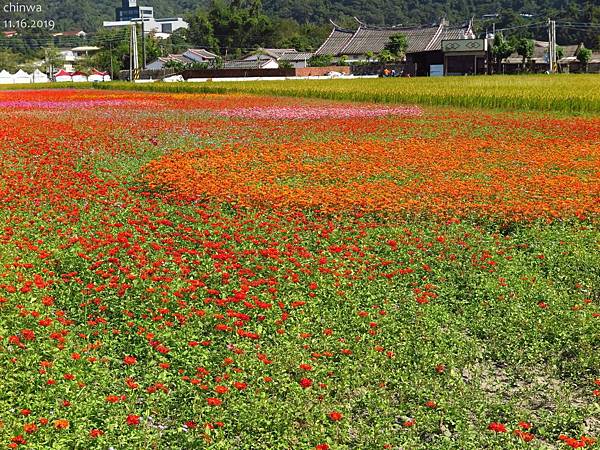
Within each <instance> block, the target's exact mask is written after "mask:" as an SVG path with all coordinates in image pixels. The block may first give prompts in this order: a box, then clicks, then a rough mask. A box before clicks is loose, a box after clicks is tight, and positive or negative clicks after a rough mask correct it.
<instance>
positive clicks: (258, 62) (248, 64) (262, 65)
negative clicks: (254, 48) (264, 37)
mask: <svg viewBox="0 0 600 450" xmlns="http://www.w3.org/2000/svg"><path fill="white" fill-rule="evenodd" d="M278 68H279V63H278V62H277V61H275V60H274V59H272V58H261V59H255V60H250V61H246V60H244V59H237V60H232V61H224V62H223V69H278Z"/></svg>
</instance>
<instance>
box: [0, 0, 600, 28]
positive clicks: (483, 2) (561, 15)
mask: <svg viewBox="0 0 600 450" xmlns="http://www.w3.org/2000/svg"><path fill="white" fill-rule="evenodd" d="M211 1H212V0H141V1H140V2H139V3H140V4H141V5H145V6H153V7H154V8H155V13H156V16H157V17H169V16H174V15H177V16H182V15H185V14H187V13H190V12H192V11H194V10H196V9H198V8H206V7H207V6H208V5H209V4H210V3H211ZM223 1H224V0H223ZM234 1H237V2H238V3H245V1H244V0H234ZM13 3H16V2H13ZM23 3H26V1H25V0H24V1H23ZM38 3H39V4H41V5H43V7H44V9H45V12H44V15H45V16H46V17H47V18H51V19H55V20H56V21H57V23H58V26H59V28H61V29H70V28H83V29H85V30H86V31H89V30H95V29H96V28H97V27H99V26H100V25H101V24H102V21H103V20H111V19H113V18H114V14H115V8H116V7H117V6H119V5H120V3H121V2H120V0H37V1H36V4H38ZM262 3H263V6H264V9H265V11H266V12H267V13H268V14H269V15H272V16H276V17H281V18H292V19H294V20H296V21H298V22H299V23H301V24H302V23H325V22H327V21H328V20H329V19H332V20H334V21H337V22H341V23H345V22H348V19H351V18H352V17H353V16H356V17H358V18H360V19H361V20H363V21H365V22H367V23H370V24H378V25H379V24H386V25H392V24H393V25H395V24H404V25H416V24H426V23H430V22H435V21H437V20H438V19H439V18H440V17H446V18H448V19H449V20H450V21H451V22H462V21H464V20H466V19H468V18H470V17H475V18H481V17H482V16H483V15H484V14H495V13H498V14H501V17H499V18H498V19H496V21H497V22H498V23H499V26H507V25H519V24H521V25H522V24H526V23H527V21H532V20H533V21H536V22H537V21H539V20H544V19H546V18H547V17H549V16H550V17H552V18H554V19H558V20H560V19H565V20H571V21H573V22H585V23H590V22H594V23H600V4H599V3H598V2H597V1H596V0H585V1H583V0H580V1H570V2H567V1H564V0H263V1H262ZM0 14H2V13H1V12H0ZM519 14H527V15H532V16H533V17H527V18H523V17H521V16H519ZM597 33H598V32H597Z"/></svg>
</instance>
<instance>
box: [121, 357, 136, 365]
mask: <svg viewBox="0 0 600 450" xmlns="http://www.w3.org/2000/svg"><path fill="white" fill-rule="evenodd" d="M123 362H124V363H125V364H127V365H128V366H132V365H134V364H135V363H136V362H137V359H136V358H135V356H126V357H125V358H123Z"/></svg>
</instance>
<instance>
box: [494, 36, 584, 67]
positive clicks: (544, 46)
mask: <svg viewBox="0 0 600 450" xmlns="http://www.w3.org/2000/svg"><path fill="white" fill-rule="evenodd" d="M548 45H549V44H548V42H547V41H533V56H532V58H531V60H532V61H533V62H534V63H538V64H542V63H545V62H546V63H547V62H548V61H547V59H546V53H547V51H548ZM558 47H561V48H562V49H563V52H564V56H563V57H562V58H561V60H560V61H563V62H567V61H569V60H571V61H575V60H576V59H577V51H578V50H579V45H559V46H558ZM504 62H506V63H509V64H521V63H522V62H523V57H522V56H521V55H519V54H518V53H517V52H514V53H513V54H512V55H510V56H509V57H508V58H506V59H505V60H504Z"/></svg>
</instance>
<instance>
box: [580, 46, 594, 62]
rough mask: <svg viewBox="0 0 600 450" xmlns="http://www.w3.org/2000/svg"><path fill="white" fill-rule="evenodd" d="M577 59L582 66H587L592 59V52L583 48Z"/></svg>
mask: <svg viewBox="0 0 600 450" xmlns="http://www.w3.org/2000/svg"><path fill="white" fill-rule="evenodd" d="M577 59H578V60H579V62H581V63H582V64H587V63H588V62H590V59H592V51H591V50H590V49H589V48H585V47H582V48H580V49H579V51H578V52H577Z"/></svg>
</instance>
